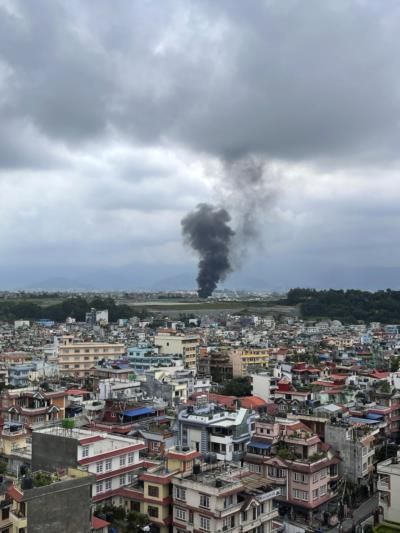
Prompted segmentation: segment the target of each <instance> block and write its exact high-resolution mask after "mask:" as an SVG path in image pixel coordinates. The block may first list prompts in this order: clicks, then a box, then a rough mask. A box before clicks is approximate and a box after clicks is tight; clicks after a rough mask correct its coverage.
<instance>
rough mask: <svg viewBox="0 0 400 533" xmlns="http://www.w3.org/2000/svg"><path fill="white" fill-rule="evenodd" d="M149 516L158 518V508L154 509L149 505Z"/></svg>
mask: <svg viewBox="0 0 400 533" xmlns="http://www.w3.org/2000/svg"><path fill="white" fill-rule="evenodd" d="M147 514H148V515H149V516H152V517H153V518H158V507H154V506H153V505H149V506H148V507H147Z"/></svg>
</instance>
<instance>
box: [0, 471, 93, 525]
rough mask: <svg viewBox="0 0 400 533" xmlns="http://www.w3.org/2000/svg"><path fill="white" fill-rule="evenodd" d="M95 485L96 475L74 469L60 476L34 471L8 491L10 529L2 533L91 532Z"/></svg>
mask: <svg viewBox="0 0 400 533" xmlns="http://www.w3.org/2000/svg"><path fill="white" fill-rule="evenodd" d="M36 480H38V481H39V483H37V481H36ZM44 480H45V481H44ZM92 483H93V476H90V475H89V474H87V473H86V472H82V471H81V470H76V469H73V468H66V469H65V470H64V471H62V472H61V471H60V472H58V473H57V475H51V474H50V473H47V472H35V473H33V475H32V476H29V477H27V476H24V477H23V478H22V479H20V484H19V486H14V485H12V486H11V487H9V488H8V490H7V495H8V498H9V499H11V501H12V508H11V511H10V513H9V517H10V519H11V529H5V530H2V531H7V532H9V533H11V532H12V533H22V532H29V533H42V532H43V531H62V532H65V533H90V531H91V515H90V502H91V487H92ZM0 506H1V503H0Z"/></svg>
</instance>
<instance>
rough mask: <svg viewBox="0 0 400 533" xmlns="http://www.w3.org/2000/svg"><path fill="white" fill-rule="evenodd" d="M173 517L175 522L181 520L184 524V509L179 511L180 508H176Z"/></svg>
mask: <svg viewBox="0 0 400 533" xmlns="http://www.w3.org/2000/svg"><path fill="white" fill-rule="evenodd" d="M175 517H176V519H177V520H181V521H182V522H186V511H185V509H181V508H180V507H176V509H175Z"/></svg>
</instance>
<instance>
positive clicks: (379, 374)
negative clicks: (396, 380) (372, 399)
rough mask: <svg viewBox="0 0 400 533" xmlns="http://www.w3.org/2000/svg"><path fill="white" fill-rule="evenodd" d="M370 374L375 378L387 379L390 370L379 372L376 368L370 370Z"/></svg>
mask: <svg viewBox="0 0 400 533" xmlns="http://www.w3.org/2000/svg"><path fill="white" fill-rule="evenodd" d="M371 376H372V377H374V378H376V379H387V378H388V377H389V376H390V372H379V371H378V370H374V371H373V372H371Z"/></svg>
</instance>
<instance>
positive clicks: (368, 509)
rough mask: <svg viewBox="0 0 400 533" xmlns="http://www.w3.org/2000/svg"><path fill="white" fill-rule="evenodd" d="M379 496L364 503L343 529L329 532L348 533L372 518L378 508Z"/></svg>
mask: <svg viewBox="0 0 400 533" xmlns="http://www.w3.org/2000/svg"><path fill="white" fill-rule="evenodd" d="M378 502H379V498H378V494H374V495H373V496H371V498H369V499H368V500H366V501H365V502H363V503H362V504H361V505H360V506H359V507H358V508H357V509H356V510H355V511H354V513H353V516H352V517H351V518H346V519H345V520H344V521H343V523H342V526H341V528H340V527H339V526H336V527H334V528H332V529H330V530H329V533H348V532H350V531H351V529H352V527H353V525H358V524H359V523H360V522H362V521H363V520H365V519H366V518H368V517H369V516H371V515H372V514H373V513H374V512H375V510H376V509H377V507H378Z"/></svg>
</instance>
